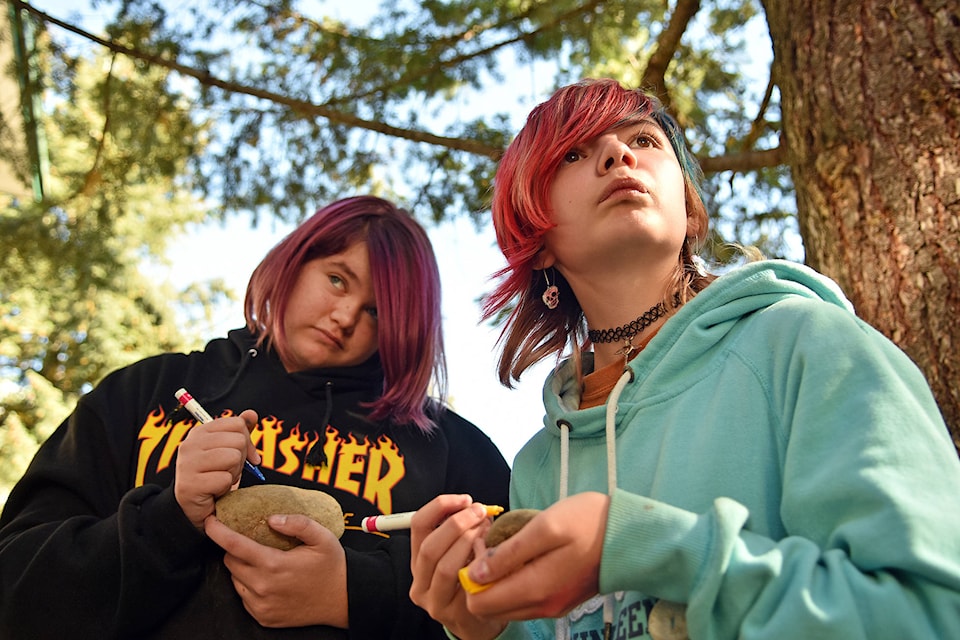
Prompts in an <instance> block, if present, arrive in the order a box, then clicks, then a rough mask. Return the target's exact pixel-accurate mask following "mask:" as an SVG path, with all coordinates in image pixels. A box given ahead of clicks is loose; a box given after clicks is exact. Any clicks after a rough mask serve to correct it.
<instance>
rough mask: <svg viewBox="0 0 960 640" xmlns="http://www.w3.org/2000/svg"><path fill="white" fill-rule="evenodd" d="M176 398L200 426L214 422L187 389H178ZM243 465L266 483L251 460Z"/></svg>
mask: <svg viewBox="0 0 960 640" xmlns="http://www.w3.org/2000/svg"><path fill="white" fill-rule="evenodd" d="M173 395H174V397H175V398H176V399H177V400H179V401H180V404H182V405H183V408H184V409H186V410H187V411H189V412H190V415H192V416H193V417H194V418H196V419H197V421H198V422H200V424H205V423H207V422H213V416H211V415H210V414H209V413H207V410H206V409H204V408H203V406H202V405H201V404H200V403H199V402H197V401H196V400H195V399H194V397H193V396H192V395H190V392H189V391H187V390H186V389H178V390H177V392H176V393H175V394H173ZM243 465H244V466H245V467H246V468H247V471H249V472H250V473H252V474H253V475H255V476H257V477H258V478H260V480H263V481H266V478H264V477H263V472H262V471H260V469H259V468H257V465H255V464H253V463H252V462H250V461H249V460H244V461H243Z"/></svg>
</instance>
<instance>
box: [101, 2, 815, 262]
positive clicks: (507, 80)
mask: <svg viewBox="0 0 960 640" xmlns="http://www.w3.org/2000/svg"><path fill="white" fill-rule="evenodd" d="M700 4H701V3H700V2H689V1H688V2H678V3H676V6H675V7H673V9H672V10H669V9H668V7H667V6H666V5H665V3H663V2H656V1H654V0H619V1H617V2H613V1H612V0H471V1H469V2H457V3H449V2H442V1H438V0H430V1H425V2H411V1H405V2H404V1H401V2H382V3H379V4H372V3H366V4H365V3H363V2H357V3H353V4H352V5H351V8H350V9H349V10H347V9H343V8H342V5H340V4H339V3H330V2H326V3H324V2H321V3H319V4H318V3H317V2H295V1H294V0H285V1H282V2H268V3H265V2H259V1H257V0H242V1H240V2H237V1H235V0H229V1H228V0H213V1H212V2H209V3H202V4H201V3H193V4H187V5H174V4H172V3H158V2H155V1H154V0H125V1H124V2H118V3H113V2H101V3H98V7H99V8H100V10H101V12H103V15H108V9H110V10H115V11H116V14H115V17H114V18H112V19H111V20H110V21H109V23H108V24H107V25H106V26H105V28H104V30H105V32H106V34H107V38H108V42H109V43H110V44H111V45H112V46H114V47H115V50H122V51H124V52H126V53H127V54H129V55H130V56H132V57H134V58H135V59H137V60H139V61H142V62H143V63H144V65H147V66H145V67H144V68H149V66H158V65H167V66H168V67H169V68H174V69H177V70H178V71H179V72H180V73H182V74H185V75H188V76H190V77H192V78H194V79H195V80H196V82H195V83H193V84H191V85H190V89H189V90H190V91H191V93H192V95H194V96H195V101H194V104H193V109H194V117H195V119H196V120H197V121H207V122H211V123H216V126H213V127H211V128H210V129H209V130H208V131H207V133H208V135H209V144H208V145H207V146H206V147H205V152H204V153H203V154H193V155H190V156H189V157H188V160H189V162H190V163H191V167H192V169H193V171H194V182H195V184H196V185H197V186H198V188H200V189H202V190H203V194H204V196H205V197H206V198H207V199H208V201H213V202H216V203H218V205H219V210H218V213H219V215H220V216H227V215H229V214H232V213H236V212H238V211H244V212H249V213H250V214H251V215H252V216H253V217H254V220H255V221H257V220H259V219H261V217H263V216H275V217H279V218H280V219H282V220H284V221H286V222H295V221H297V220H300V219H302V218H303V216H304V215H305V214H307V213H309V212H311V211H312V210H313V209H314V208H316V206H317V205H318V204H320V203H323V202H326V201H329V200H331V199H333V198H335V197H339V196H342V195H344V194H346V193H351V192H355V191H359V190H365V191H371V192H375V193H382V194H384V195H388V196H392V197H395V198H398V199H401V200H405V201H407V202H410V203H413V204H414V205H415V208H416V210H417V211H419V212H420V215H421V216H422V217H424V218H429V219H432V220H440V219H443V218H445V217H447V216H455V215H463V214H465V213H467V214H470V215H472V216H473V217H474V219H475V220H476V221H477V222H478V224H480V223H482V221H483V219H484V212H485V211H486V209H487V203H488V198H489V188H490V185H491V184H492V176H493V170H494V167H495V160H496V158H497V156H498V155H499V153H500V152H502V149H503V148H504V147H505V146H506V144H507V142H508V141H509V140H510V138H511V136H512V135H513V133H514V132H515V131H516V130H517V129H518V128H519V124H520V122H519V121H518V118H519V117H520V116H518V114H524V113H525V112H526V111H527V110H529V108H530V107H531V106H532V105H533V104H534V103H536V102H539V101H540V100H542V99H544V98H545V97H546V95H547V94H548V93H549V92H550V91H552V90H553V89H554V88H556V87H557V86H560V85H562V84H566V83H567V82H570V81H572V80H575V79H578V78H580V77H586V76H612V77H616V78H618V79H620V80H621V81H622V82H624V83H626V84H633V85H642V86H645V87H647V88H650V89H652V90H654V91H656V92H657V93H659V94H660V95H661V97H662V98H663V99H664V100H665V102H667V103H668V104H669V105H670V106H671V107H672V109H673V111H674V112H675V114H676V115H677V117H678V119H679V120H680V121H681V122H682V124H684V126H685V127H686V129H687V131H688V134H689V138H690V142H691V145H692V147H693V149H694V151H695V152H696V153H697V154H698V155H699V156H700V157H704V158H707V157H709V158H718V157H719V158H722V157H724V156H727V155H731V154H733V155H735V154H742V153H745V152H749V151H752V150H756V149H758V148H761V149H763V148H766V149H769V148H775V147H776V146H777V143H778V139H779V122H778V118H779V111H778V109H777V105H776V96H775V95H773V96H768V97H766V98H768V99H766V100H764V98H765V96H762V95H761V92H762V87H763V86H765V85H766V84H767V81H768V79H769V78H768V77H753V76H755V75H760V76H762V75H763V74H768V73H769V71H768V66H769V65H768V62H769V55H770V47H769V44H766V45H762V46H759V47H758V46H757V45H756V43H751V42H747V38H751V39H754V40H755V39H757V38H758V37H760V38H765V37H766V32H765V29H764V27H763V24H762V17H761V16H760V15H759V11H758V7H757V4H756V2H755V0H713V1H711V2H704V3H703V5H704V6H703V7H702V8H701V7H700ZM338 9H339V11H340V12H342V13H349V14H351V15H352V16H353V18H352V19H350V20H347V19H341V18H338V17H336V12H337V11H338ZM684 11H686V12H688V13H689V15H690V16H692V18H693V19H692V20H691V21H690V22H689V24H687V22H685V18H683V16H682V15H681V14H683V12H684ZM675 22H676V23H679V24H674V23H675ZM747 25H754V26H753V27H752V28H751V29H747V28H746V26H747ZM757 25H759V26H757ZM677 27H679V31H678V35H677V36H676V37H674V36H673V35H672V32H673V31H675V30H677ZM681 36H682V37H681ZM748 44H749V45H751V46H749V47H748ZM758 51H759V52H760V54H761V55H763V56H765V57H766V59H765V60H763V61H761V62H760V63H759V65H757V64H753V61H752V60H751V59H750V57H751V56H753V55H756V54H757V52H758ZM744 69H749V70H750V72H749V73H747V74H744V72H743V70H744ZM527 72H529V75H530V76H534V78H531V80H530V82H529V83H530V85H531V86H530V88H529V89H527V88H526V87H521V86H518V84H519V83H520V82H523V80H524V79H525V75H526V74H527ZM758 87H760V88H759V89H758ZM491 96H493V98H491ZM715 165H716V163H715ZM719 166H721V167H722V166H723V163H722V162H720V163H719ZM763 167H766V170H764V171H763V173H762V174H754V173H751V174H750V177H745V175H744V174H743V173H741V172H732V171H717V172H713V173H712V174H711V175H710V177H709V181H708V185H707V191H708V195H709V196H710V198H711V204H712V205H713V206H712V211H713V212H714V213H715V215H716V216H717V222H718V224H717V227H716V228H717V231H718V233H719V234H720V236H718V237H719V238H722V239H724V240H733V241H737V242H741V243H747V244H752V243H757V242H759V243H762V244H763V245H764V246H763V248H764V250H765V251H766V252H767V253H768V254H771V255H789V254H790V253H791V245H790V242H791V240H795V239H796V234H795V225H794V224H793V223H792V214H793V210H794V207H793V205H792V199H791V197H790V192H791V184H790V181H789V177H788V174H787V173H786V172H785V171H783V170H777V169H776V168H775V167H776V163H773V164H772V165H761V166H754V167H752V169H757V168H763ZM769 202H775V203H778V204H777V206H775V207H771V206H769V205H768V204H767V203H769ZM784 221H786V222H787V223H788V224H787V225H786V226H785V225H784ZM798 246H799V243H798V242H794V243H793V245H792V247H793V248H792V254H793V257H797V253H798V250H797V247H798Z"/></svg>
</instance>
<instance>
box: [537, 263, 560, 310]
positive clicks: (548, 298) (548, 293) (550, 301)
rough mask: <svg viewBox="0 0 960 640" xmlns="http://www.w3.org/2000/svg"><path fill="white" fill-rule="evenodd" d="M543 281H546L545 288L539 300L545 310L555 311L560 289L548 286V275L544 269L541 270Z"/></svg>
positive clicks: (552, 285)
mask: <svg viewBox="0 0 960 640" xmlns="http://www.w3.org/2000/svg"><path fill="white" fill-rule="evenodd" d="M543 279H544V280H546V281H547V288H546V289H545V290H544V292H543V295H542V296H540V299H541V300H543V304H545V305H546V307H547V309H556V308H557V305H559V304H560V289H558V288H557V285H555V284H550V275H549V274H548V273H547V270H546V269H544V270H543Z"/></svg>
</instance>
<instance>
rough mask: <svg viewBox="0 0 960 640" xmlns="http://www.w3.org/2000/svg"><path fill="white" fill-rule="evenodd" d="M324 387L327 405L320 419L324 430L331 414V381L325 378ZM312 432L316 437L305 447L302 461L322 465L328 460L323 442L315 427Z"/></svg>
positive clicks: (315, 465) (316, 465) (317, 465)
mask: <svg viewBox="0 0 960 640" xmlns="http://www.w3.org/2000/svg"><path fill="white" fill-rule="evenodd" d="M324 388H325V389H326V391H327V406H326V407H325V408H324V410H323V420H321V421H320V426H322V427H323V429H324V431H326V428H327V426H328V425H329V424H330V416H331V415H333V382H331V381H330V380H327V382H326V384H325V385H324ZM313 433H314V434H315V435H316V436H317V439H316V440H314V441H313V442H312V443H311V444H310V447H309V448H308V449H307V455H306V456H304V458H303V461H304V462H305V463H307V464H309V465H313V466H314V467H322V466H323V465H325V464H327V462H328V460H327V454H326V452H324V450H323V443H321V442H320V441H321V440H323V437H322V436H321V435H320V432H319V431H317V430H316V429H314V431H313Z"/></svg>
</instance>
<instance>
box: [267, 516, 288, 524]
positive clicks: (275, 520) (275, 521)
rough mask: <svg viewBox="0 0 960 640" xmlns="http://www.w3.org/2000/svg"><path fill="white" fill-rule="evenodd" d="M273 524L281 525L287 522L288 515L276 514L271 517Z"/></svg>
mask: <svg viewBox="0 0 960 640" xmlns="http://www.w3.org/2000/svg"><path fill="white" fill-rule="evenodd" d="M269 520H270V523H271V524H278V525H280V526H281V527H282V526H283V525H285V524H287V516H285V515H283V514H274V515H272V516H270V518H269Z"/></svg>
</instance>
